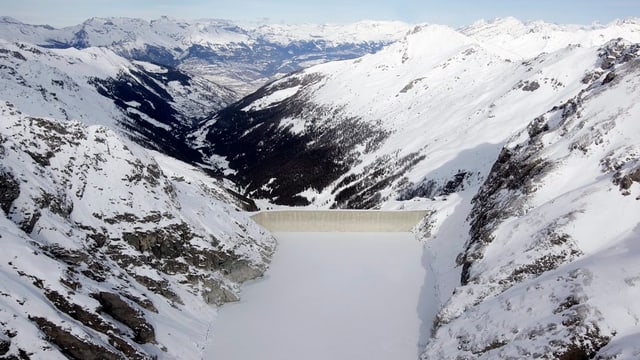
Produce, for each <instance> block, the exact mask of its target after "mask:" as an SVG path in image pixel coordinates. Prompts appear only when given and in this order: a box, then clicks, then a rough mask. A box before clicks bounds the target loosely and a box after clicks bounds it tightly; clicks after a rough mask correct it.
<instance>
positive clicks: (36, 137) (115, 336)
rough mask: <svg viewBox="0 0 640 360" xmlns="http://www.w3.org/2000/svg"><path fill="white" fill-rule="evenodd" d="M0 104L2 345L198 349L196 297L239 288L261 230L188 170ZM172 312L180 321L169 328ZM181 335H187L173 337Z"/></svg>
mask: <svg viewBox="0 0 640 360" xmlns="http://www.w3.org/2000/svg"><path fill="white" fill-rule="evenodd" d="M0 112H1V114H0V116H1V117H2V121H1V122H0V124H1V125H0V134H2V139H3V143H2V144H1V145H2V148H3V149H4V152H3V154H2V157H1V158H0V161H1V163H0V167H1V169H2V171H1V172H0V174H2V177H1V180H2V181H1V187H2V189H3V192H2V196H3V197H2V201H3V203H2V205H3V210H4V211H5V212H6V213H3V214H2V217H1V218H0V229H1V230H2V231H0V232H1V233H2V234H1V235H0V236H2V240H3V243H4V244H5V245H6V246H7V248H6V249H7V250H8V251H7V252H5V253H4V254H3V255H2V256H4V257H2V259H4V260H2V261H1V262H0V263H1V264H2V265H0V275H1V276H2V277H3V281H2V283H3V286H2V287H0V294H1V295H2V296H0V303H1V305H2V306H0V324H1V325H2V329H3V330H6V331H11V332H12V333H13V334H14V337H13V338H12V340H11V342H10V343H9V345H7V346H9V350H8V351H7V354H8V356H14V355H15V356H18V353H19V351H20V349H22V348H25V346H26V345H25V344H27V343H29V342H35V343H37V344H38V345H29V346H28V349H29V350H30V351H35V352H37V353H38V356H40V357H47V355H53V353H54V352H60V353H62V354H64V355H65V356H67V357H70V358H77V359H85V358H88V359H90V358H114V359H124V358H127V359H147V358H154V357H162V356H164V355H163V354H166V356H169V357H187V358H192V357H198V351H199V349H198V347H197V344H198V342H204V341H205V338H206V336H207V331H208V327H209V326H210V321H211V317H212V312H214V310H213V308H211V309H208V308H207V306H213V304H218V305H219V304H222V303H224V302H228V301H236V300H237V299H238V293H239V284H240V283H241V282H243V281H246V280H248V279H252V278H255V277H258V276H260V275H261V274H262V273H263V272H264V271H265V269H266V267H267V265H268V263H269V258H270V256H271V254H272V253H273V248H274V246H275V242H274V240H273V238H271V237H270V236H269V235H268V234H266V233H265V232H264V231H263V230H261V229H260V228H259V227H258V226H257V225H255V224H254V223H253V222H252V221H251V220H250V219H249V218H248V217H247V216H246V215H244V214H243V213H241V212H239V211H238V210H239V209H238V208H237V207H236V205H235V204H240V200H238V199H237V198H236V196H234V195H231V194H229V193H227V191H226V190H225V188H224V187H223V186H222V184H220V183H219V182H218V181H217V180H215V179H213V178H210V177H208V176H207V175H206V174H204V173H203V172H201V171H199V170H197V169H195V168H192V167H190V166H188V165H186V164H184V163H180V162H177V161H176V160H169V159H166V158H164V157H161V156H159V155H158V160H156V159H154V158H152V157H151V156H150V155H149V153H147V152H146V151H145V150H144V149H142V148H140V147H138V146H137V145H135V144H131V143H127V142H125V141H123V140H122V139H120V138H119V137H118V136H117V135H116V134H115V133H114V132H113V131H110V130H107V129H106V128H103V127H85V126H83V125H81V124H79V123H77V122H65V121H57V120H52V119H45V118H38V117H28V116H24V115H22V114H17V113H15V111H14V110H12V108H11V107H8V106H2V107H0ZM11 113H13V115H12V114H11ZM162 161H164V163H163V162H162ZM172 166H175V167H176V168H174V167H172ZM14 174H19V175H14ZM32 264H38V266H35V265H32ZM42 269H46V270H45V271H43V270H42ZM14 283H15V284H17V283H20V284H25V285H24V286H22V287H15V286H14V285H12V284H14ZM5 286H6V287H8V288H5ZM11 286H12V287H11ZM16 289H20V291H18V290H16ZM22 290H24V291H26V292H27V293H30V294H32V295H31V296H30V297H28V298H26V297H24V296H25V295H24V292H22ZM33 294H41V296H35V297H34V296H33ZM208 304H212V305H208ZM181 317H184V318H185V319H191V320H188V321H191V322H192V325H193V327H192V330H190V331H191V332H186V331H183V332H182V333H180V334H174V335H172V336H169V334H171V333H172V332H173V331H174V330H172V326H173V325H171V323H172V322H175V323H179V322H180V320H179V319H180V318H181ZM159 319H162V320H159ZM167 319H172V320H171V321H169V322H167ZM34 326H35V328H37V329H38V331H39V332H40V333H41V334H43V337H42V338H41V339H36V338H33V337H30V336H32V335H30V334H32V333H33V330H30V329H32V328H33V327H34ZM36 333H37V331H36ZM181 337H196V338H198V339H199V340H196V341H195V342H193V341H192V342H191V343H193V344H194V346H193V347H190V346H184V344H180V345H179V346H178V345H176V340H174V339H179V338H181ZM178 342H180V341H178ZM183 342H184V341H183ZM46 344H49V345H46ZM36 350H37V351H36ZM99 354H104V356H102V357H100V356H101V355H99ZM180 354H181V355H180Z"/></svg>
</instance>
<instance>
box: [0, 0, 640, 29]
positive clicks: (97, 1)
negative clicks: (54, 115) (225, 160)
mask: <svg viewBox="0 0 640 360" xmlns="http://www.w3.org/2000/svg"><path fill="white" fill-rule="evenodd" d="M2 2H3V3H4V4H2V8H1V10H0V15H4V16H11V17H15V18H17V19H18V20H21V21H23V22H27V23H34V24H49V25H53V26H65V25H75V24H78V23H81V22H82V21H84V20H86V19H87V18H90V17H109V16H124V17H140V18H145V19H155V18H158V17H160V16H162V15H168V16H170V17H173V18H179V19H198V18H222V19H231V20H243V21H246V20H259V19H264V18H268V19H269V21H270V22H286V23H303V22H307V23H308V22H316V23H344V22H351V21H357V20H364V19H370V20H402V21H406V22H411V23H417V22H429V23H437V24H446V25H451V26H454V27H457V26H462V25H468V24H470V23H472V22H473V21H475V20H478V19H493V18H496V17H505V16H515V17H517V18H519V19H521V20H545V21H548V22H556V23H579V24H590V23H592V22H594V21H599V22H602V23H607V22H610V21H611V20H613V19H616V18H628V17H640V0H395V1H391V0H385V1H382V0H367V1H364V0H319V1H305V0H222V1H219V0H179V1H178V0H55V1H54V0H15V1H13V0H3V1H2Z"/></svg>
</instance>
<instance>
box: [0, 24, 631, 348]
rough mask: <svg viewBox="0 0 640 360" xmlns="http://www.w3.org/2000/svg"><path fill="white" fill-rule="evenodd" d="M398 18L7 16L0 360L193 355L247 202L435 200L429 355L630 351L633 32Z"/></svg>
mask: <svg viewBox="0 0 640 360" xmlns="http://www.w3.org/2000/svg"><path fill="white" fill-rule="evenodd" d="M405 26H406V25H404V24H398V23H372V22H364V23H358V24H354V25H349V26H280V25H269V26H252V27H251V26H244V27H242V26H239V25H237V24H233V23H230V22H226V21H219V20H206V21H198V22H180V21H175V20H169V19H164V18H163V19H159V20H157V21H153V22H146V21H142V20H134V19H91V20H89V21H87V22H85V23H84V24H81V25H78V26H76V27H70V28H64V29H54V28H51V27H47V26H31V25H25V24H22V23H20V22H18V21H15V20H13V19H8V18H3V19H1V20H0V34H2V35H1V36H0V38H4V39H5V40H4V41H1V42H0V45H1V46H0V76H1V78H2V82H0V99H2V102H0V113H1V114H0V119H1V120H0V190H1V191H0V208H2V215H0V236H1V238H2V241H3V242H4V243H5V247H4V250H5V251H3V252H2V254H0V257H1V258H2V259H0V260H2V261H0V276H1V277H2V281H0V284H1V285H0V302H1V303H2V305H1V306H0V324H1V327H0V329H1V330H2V331H0V356H6V357H9V358H20V357H23V358H25V357H33V358H47V359H49V358H64V357H71V358H91V357H92V356H95V354H101V356H103V357H104V358H114V359H116V358H141V359H142V358H153V357H157V358H175V359H183V358H202V357H203V355H204V353H203V351H205V350H204V346H205V344H206V343H207V342H208V340H207V337H208V334H209V333H210V326H211V324H212V319H213V318H214V317H215V314H216V309H215V307H213V306H210V304H221V303H224V302H228V301H234V300H237V299H238V291H239V286H240V285H239V284H240V283H242V282H243V281H245V280H248V279H251V278H254V277H257V276H260V275H261V274H262V273H263V271H264V270H265V269H266V267H267V266H268V264H269V259H270V257H271V255H272V254H273V252H274V250H275V241H274V239H273V238H272V237H271V236H270V235H269V234H268V233H267V232H266V231H265V230H264V229H262V228H260V227H259V226H258V225H256V224H255V223H254V222H253V221H252V220H251V219H250V218H249V217H248V216H247V214H246V213H244V212H242V211H241V209H255V205H254V203H253V202H252V200H255V201H256V202H257V203H258V204H259V205H262V206H276V205H301V206H307V207H318V208H382V209H412V208H414V209H423V210H427V211H428V215H427V217H426V218H425V219H424V220H423V221H422V222H421V224H420V225H419V226H418V227H417V228H416V229H415V232H416V234H417V235H418V237H419V238H420V239H422V240H425V243H424V246H425V252H424V254H422V256H423V264H426V265H425V266H427V267H428V269H427V271H426V274H427V275H426V279H425V281H424V285H423V287H422V289H421V290H420V291H421V294H420V299H419V301H420V302H421V303H420V304H419V306H421V307H423V308H421V309H420V311H418V312H419V313H420V314H421V315H420V316H421V318H420V321H421V322H423V323H424V324H426V326H425V329H429V328H430V330H431V331H430V333H429V334H426V333H425V334H424V339H423V342H422V343H421V344H420V345H421V347H422V348H423V349H424V353H423V355H422V358H423V359H495V358H507V359H508V358H511V359H520V358H549V359H550V358H553V359H556V358H557V359H588V358H602V359H634V358H637V357H638V354H639V353H640V348H639V347H638V345H637V344H638V340H639V339H640V337H639V336H640V335H639V333H638V328H639V327H638V319H640V307H639V306H638V305H637V304H636V303H637V301H635V299H636V298H637V296H638V295H639V294H638V279H640V267H639V266H638V265H637V261H636V260H637V258H638V256H640V254H639V253H638V247H637V246H635V243H636V242H637V241H638V237H639V236H640V230H639V229H640V225H639V223H638V218H637V214H639V213H640V208H639V207H640V200H639V199H640V142H639V139H640V125H639V124H638V123H637V119H638V116H640V106H639V105H638V104H639V103H640V99H639V96H640V95H639V94H640V92H639V91H638V88H639V86H640V73H639V72H640V57H639V56H640V45H639V43H640V21H639V20H634V19H630V20H625V21H618V22H614V23H612V24H608V25H591V26H565V25H555V24H546V23H542V22H533V23H522V22H520V21H518V20H516V19H512V18H507V19H498V20H495V21H491V22H486V21H482V22H478V23H475V24H473V25H471V26H469V27H465V28H462V29H458V30H455V29H451V28H449V27H446V26H439V25H423V26H418V27H415V28H413V29H411V31H409V32H408V33H407V32H406V29H404V27H405ZM400 33H402V34H403V35H402V36H400V39H399V41H396V42H394V43H393V44H391V45H388V46H386V47H385V48H384V49H382V50H380V51H378V52H376V53H375V54H370V55H366V56H363V57H360V58H357V59H350V60H342V61H333V62H328V63H324V64H321V65H316V66H313V67H310V68H307V69H304V70H300V71H298V72H295V73H292V74H290V75H288V76H284V77H281V78H280V76H281V75H282V73H283V72H288V71H290V70H294V69H299V68H300V67H305V66H307V65H309V64H313V63H315V62H325V61H327V60H335V59H345V58H351V57H355V56H356V55H359V54H363V53H366V52H370V51H374V50H377V49H379V48H380V47H381V46H382V45H383V44H387V43H389V42H392V41H393V40H395V39H398V38H397V37H396V36H399V35H398V34H400ZM274 77H275V78H278V80H275V81H273V82H270V83H268V84H267V85H265V86H263V87H261V88H259V89H258V90H257V91H255V92H253V93H251V94H249V95H248V96H246V97H244V98H242V99H240V100H238V101H236V102H235V103H233V104H231V105H230V106H227V107H223V106H224V105H225V104H228V103H229V102H231V101H233V100H232V99H235V97H236V96H237V94H236V93H234V91H233V90H230V89H229V88H228V85H231V86H232V88H233V89H236V90H237V89H240V90H241V91H243V92H244V91H246V90H247V89H249V88H251V87H252V86H254V85H255V84H256V83H257V82H263V81H266V80H265V79H272V78H274ZM211 79H213V80H214V81H213V82H212V81H210V80H211ZM221 79H222V80H221ZM216 84H222V85H216ZM223 85H224V86H223ZM218 109H219V110H218ZM214 111H215V112H214ZM123 135H124V136H123ZM131 140H133V141H131ZM139 144H143V145H145V146H146V148H151V149H156V150H160V151H162V152H164V153H165V154H164V155H163V154H161V153H159V152H154V151H152V150H147V149H144V148H143V147H141V146H139ZM166 154H171V155H172V156H174V157H178V158H182V159H186V160H190V161H192V162H200V161H202V162H204V163H206V164H204V165H203V167H204V168H207V170H211V169H213V170H216V171H217V173H218V174H220V175H223V174H224V175H226V176H227V177H228V178H227V179H222V178H220V179H215V178H211V177H209V176H207V175H205V174H204V173H203V172H202V170H201V169H197V168H194V167H192V166H190V165H187V164H185V163H182V162H180V161H178V160H176V159H174V158H171V157H168V156H166ZM208 173H211V171H208ZM229 189H239V192H240V193H241V194H238V193H236V192H235V191H231V190H229ZM249 199H252V200H249ZM422 314H426V315H424V317H422V316H423V315H422ZM424 324H423V325H424ZM423 330H424V329H423ZM426 332H429V331H428V330H426Z"/></svg>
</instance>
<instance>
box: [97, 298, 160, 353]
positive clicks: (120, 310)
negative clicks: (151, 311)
mask: <svg viewBox="0 0 640 360" xmlns="http://www.w3.org/2000/svg"><path fill="white" fill-rule="evenodd" d="M93 298H95V299H96V300H98V301H99V302H100V305H102V309H101V311H102V312H104V313H106V314H108V315H109V316H111V317H112V318H114V319H115V320H117V321H119V322H121V323H123V324H125V325H126V326H127V327H128V328H130V329H131V330H133V333H134V334H135V338H134V340H135V342H137V343H138V344H146V343H150V342H151V343H155V342H156V336H155V331H154V330H153V326H151V325H150V324H149V323H148V322H147V321H146V320H145V318H144V316H143V315H142V313H141V312H140V311H137V310H135V309H134V308H133V307H132V306H131V305H130V304H128V303H127V302H126V301H124V300H122V298H121V297H120V296H118V295H117V294H114V293H109V292H106V291H103V292H100V293H97V294H94V295H93Z"/></svg>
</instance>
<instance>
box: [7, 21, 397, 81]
mask: <svg viewBox="0 0 640 360" xmlns="http://www.w3.org/2000/svg"><path fill="white" fill-rule="evenodd" d="M409 28H410V26H409V25H408V24H404V23H400V22H371V21H364V22H359V23H354V24H346V25H275V24H274V25H251V24H246V25H243V24H235V23H233V22H230V21H226V20H198V21H181V20H175V19H169V18H167V17H162V18H160V19H157V20H153V21H145V20H141V19H130V18H92V19H89V20H87V21H85V22H84V23H82V24H80V25H76V26H71V27H67V28H61V29H54V28H51V27H47V26H38V25H29V24H23V23H21V22H19V21H17V20H15V19H11V18H2V19H0V38H5V39H9V40H11V41H15V40H19V41H24V42H28V43H32V44H37V45H41V46H46V47H55V48H66V47H75V48H79V49H81V48H87V47H92V46H93V47H107V48H110V49H112V50H113V51H115V52H116V53H117V54H119V55H121V56H123V57H125V58H128V59H134V60H142V61H148V62H152V63H156V64H160V65H164V66H171V67H179V68H181V69H183V70H185V71H188V72H191V73H196V74H199V75H203V76H205V77H206V78H208V79H209V80H213V81H214V82H215V83H217V84H221V85H224V86H227V87H231V88H233V89H234V90H236V91H238V92H240V93H243V94H246V93H247V92H248V91H250V90H251V91H252V90H255V89H256V87H257V86H260V85H262V84H264V83H265V82H266V81H267V80H269V79H272V78H273V77H274V76H282V75H285V74H287V73H289V72H292V71H295V70H299V69H301V68H303V67H308V66H310V65H314V64H318V63H322V62H326V61H330V60H339V59H349V58H355V57H358V56H361V55H364V54H367V53H371V52H374V51H377V50H379V49H380V48H381V47H382V46H384V45H386V44H389V43H391V42H393V41H395V40H397V39H399V38H401V37H402V36H403V35H404V33H405V32H406V31H407V30H408V29H409Z"/></svg>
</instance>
